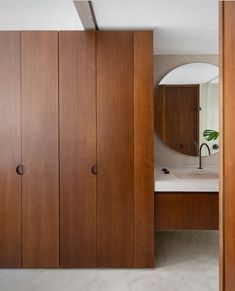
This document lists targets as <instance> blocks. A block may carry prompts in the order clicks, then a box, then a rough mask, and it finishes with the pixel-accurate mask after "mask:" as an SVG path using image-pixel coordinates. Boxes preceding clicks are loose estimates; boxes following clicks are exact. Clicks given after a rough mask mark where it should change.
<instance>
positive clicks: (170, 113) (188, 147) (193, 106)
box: [155, 85, 200, 156]
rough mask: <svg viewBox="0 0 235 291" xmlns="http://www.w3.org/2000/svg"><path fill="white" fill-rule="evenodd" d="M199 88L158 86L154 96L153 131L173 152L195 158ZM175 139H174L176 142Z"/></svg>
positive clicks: (197, 137) (197, 136)
mask: <svg viewBox="0 0 235 291" xmlns="http://www.w3.org/2000/svg"><path fill="white" fill-rule="evenodd" d="M199 91H200V88H199V85H159V86H158V88H157V90H156V96H155V127H156V129H157V134H158V136H159V137H160V138H161V139H162V141H163V142H164V143H166V144H167V145H168V146H169V147H171V148H172V149H174V150H176V151H178V152H180V153H183V154H186V155H190V156H197V155H198V153H197V148H196V146H195V145H194V142H196V143H197V144H199V110H198V108H199V94H200V92H199ZM176 136H177V138H176Z"/></svg>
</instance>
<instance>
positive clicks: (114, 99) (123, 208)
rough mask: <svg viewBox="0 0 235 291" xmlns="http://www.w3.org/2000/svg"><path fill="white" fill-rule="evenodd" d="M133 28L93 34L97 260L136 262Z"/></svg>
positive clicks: (107, 264)
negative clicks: (95, 112)
mask: <svg viewBox="0 0 235 291" xmlns="http://www.w3.org/2000/svg"><path fill="white" fill-rule="evenodd" d="M133 51H134V50H133V33H132V32H98V33H97V158H98V176H97V207H98V208H97V210H98V264H99V266H100V267H134V209H133V208H134V61H133V60H134V57H133Z"/></svg>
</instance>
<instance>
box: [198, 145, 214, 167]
mask: <svg viewBox="0 0 235 291" xmlns="http://www.w3.org/2000/svg"><path fill="white" fill-rule="evenodd" d="M203 146H206V147H207V149H208V153H209V155H211V150H210V148H209V146H208V144H206V143H202V144H201V146H200V150H199V168H198V169H202V148H203Z"/></svg>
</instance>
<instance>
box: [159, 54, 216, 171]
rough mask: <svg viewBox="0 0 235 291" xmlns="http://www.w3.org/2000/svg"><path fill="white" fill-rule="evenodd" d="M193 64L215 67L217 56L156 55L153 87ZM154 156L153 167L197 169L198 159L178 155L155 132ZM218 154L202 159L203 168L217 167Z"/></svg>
mask: <svg viewBox="0 0 235 291" xmlns="http://www.w3.org/2000/svg"><path fill="white" fill-rule="evenodd" d="M193 62H196V63H197V62H199V63H209V64H212V65H217V66H218V63H219V60H218V55H156V56H154V85H155V88H156V86H157V85H158V83H159V82H160V81H161V79H162V78H163V77H165V75H166V74H168V73H169V72H170V71H172V70H173V69H175V68H177V67H179V66H182V65H185V64H188V63H193ZM154 141H155V143H154V155H155V166H156V167H163V166H173V167H182V166H186V167H187V166H188V167H197V166H198V157H191V156H187V155H183V154H181V153H178V152H176V151H174V150H172V149H171V148H169V147H168V146H167V145H165V144H164V143H163V142H162V141H161V140H160V139H159V138H158V136H157V134H156V132H155V140H154ZM218 159H219V157H218V154H215V155H212V156H208V157H203V160H202V162H203V164H204V166H217V165H218Z"/></svg>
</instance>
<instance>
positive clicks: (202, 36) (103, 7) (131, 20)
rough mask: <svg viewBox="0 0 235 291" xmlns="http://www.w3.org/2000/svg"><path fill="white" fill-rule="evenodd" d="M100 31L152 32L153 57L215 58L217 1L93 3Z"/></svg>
mask: <svg viewBox="0 0 235 291" xmlns="http://www.w3.org/2000/svg"><path fill="white" fill-rule="evenodd" d="M92 2H93V6H94V11H95V14H96V18H97V22H98V26H99V28H100V29H128V28H130V29H135V28H140V29H143V28H148V29H154V51H155V54H165V55H166V54H217V53H218V22H219V17H218V1H217V0H93V1H92Z"/></svg>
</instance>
